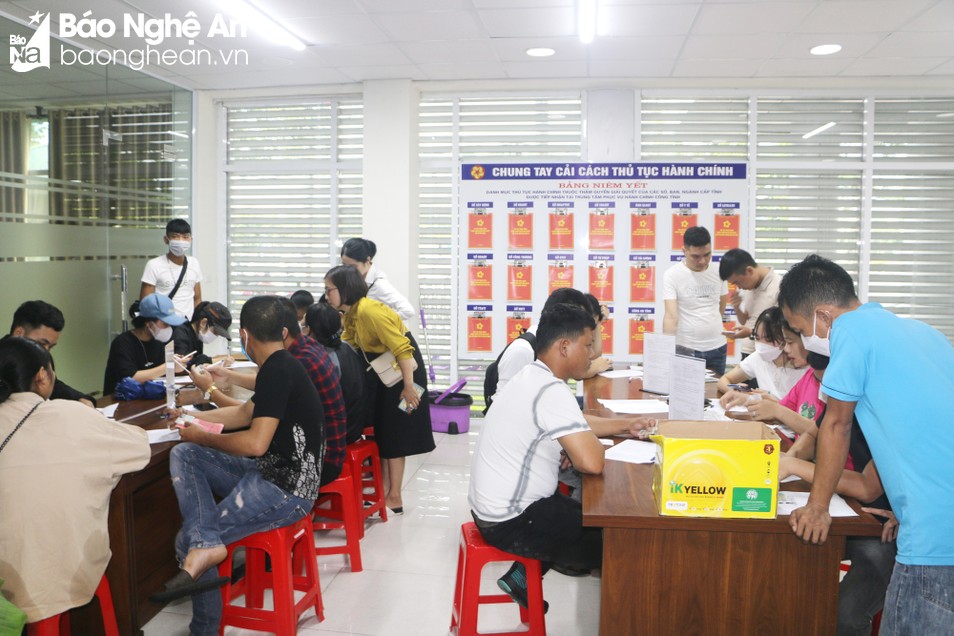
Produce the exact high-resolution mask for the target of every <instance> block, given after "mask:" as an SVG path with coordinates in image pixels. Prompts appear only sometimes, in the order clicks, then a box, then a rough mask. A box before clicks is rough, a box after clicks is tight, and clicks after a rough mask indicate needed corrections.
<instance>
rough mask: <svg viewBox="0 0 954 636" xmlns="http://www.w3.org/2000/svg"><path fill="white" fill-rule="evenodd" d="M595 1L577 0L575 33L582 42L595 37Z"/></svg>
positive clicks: (586, 42) (589, 40)
mask: <svg viewBox="0 0 954 636" xmlns="http://www.w3.org/2000/svg"><path fill="white" fill-rule="evenodd" d="M596 3H597V0H579V3H578V4H577V7H576V24H577V33H578V34H579V36H580V42H582V43H583V44H589V43H590V42H592V41H593V38H594V37H596Z"/></svg>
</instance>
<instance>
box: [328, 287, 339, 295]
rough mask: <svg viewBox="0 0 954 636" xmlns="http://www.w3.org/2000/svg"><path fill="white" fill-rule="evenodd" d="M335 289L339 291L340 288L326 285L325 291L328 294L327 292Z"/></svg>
mask: <svg viewBox="0 0 954 636" xmlns="http://www.w3.org/2000/svg"><path fill="white" fill-rule="evenodd" d="M333 291H338V288H337V287H325V293H326V294H327V293H328V292H333Z"/></svg>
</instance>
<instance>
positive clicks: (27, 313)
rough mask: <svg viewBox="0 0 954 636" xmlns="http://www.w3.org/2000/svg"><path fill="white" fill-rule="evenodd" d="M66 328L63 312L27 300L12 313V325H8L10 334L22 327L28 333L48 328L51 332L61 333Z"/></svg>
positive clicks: (40, 301) (45, 303)
mask: <svg viewBox="0 0 954 636" xmlns="http://www.w3.org/2000/svg"><path fill="white" fill-rule="evenodd" d="M65 326H66V319H65V318H64V317H63V312H62V311H60V310H59V309H57V308H56V307H54V306H53V305H51V304H50V303H48V302H45V301H42V300H28V301H26V302H25V303H23V304H22V305H20V306H19V307H17V310H16V311H15V312H13V323H12V324H11V325H10V333H13V330H14V329H16V328H17V327H23V328H24V329H26V330H28V331H33V330H34V329H39V328H40V327H49V328H50V329H52V330H53V331H63V327H65Z"/></svg>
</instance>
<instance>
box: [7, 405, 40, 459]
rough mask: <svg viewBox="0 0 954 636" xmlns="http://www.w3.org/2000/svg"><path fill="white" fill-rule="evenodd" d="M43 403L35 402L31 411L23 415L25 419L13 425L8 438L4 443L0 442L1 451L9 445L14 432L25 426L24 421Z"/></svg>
mask: <svg viewBox="0 0 954 636" xmlns="http://www.w3.org/2000/svg"><path fill="white" fill-rule="evenodd" d="M41 404H43V402H37V403H36V404H34V405H33V408H32V409H30V411H29V412H28V413H27V414H26V415H24V416H23V419H22V420H20V421H19V422H18V423H17V425H16V426H14V427H13V430H12V431H10V434H9V435H7V438H6V439H5V440H3V443H2V444H0V452H3V448H4V447H5V446H6V445H7V442H9V441H10V438H11V437H13V435H14V433H16V432H17V431H19V430H20V427H21V426H23V423H24V422H26V420H27V418H28V417H30V416H31V415H33V411H35V410H37V408H39V406H40V405H41Z"/></svg>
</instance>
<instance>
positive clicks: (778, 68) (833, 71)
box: [756, 57, 852, 77]
mask: <svg viewBox="0 0 954 636" xmlns="http://www.w3.org/2000/svg"><path fill="white" fill-rule="evenodd" d="M851 62H852V60H849V59H837V58H831V57H828V58H823V57H820V58H816V59H813V60H766V61H765V62H764V63H763V64H762V65H761V66H760V67H759V70H758V73H756V75H758V76H759V77H812V76H818V77H833V76H835V75H840V74H841V72H842V71H844V70H845V69H846V68H848V65H849V64H851Z"/></svg>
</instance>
